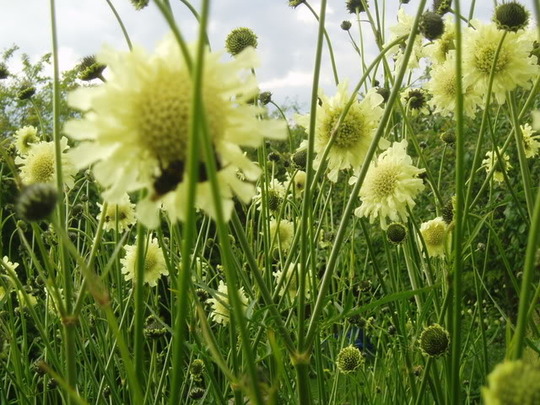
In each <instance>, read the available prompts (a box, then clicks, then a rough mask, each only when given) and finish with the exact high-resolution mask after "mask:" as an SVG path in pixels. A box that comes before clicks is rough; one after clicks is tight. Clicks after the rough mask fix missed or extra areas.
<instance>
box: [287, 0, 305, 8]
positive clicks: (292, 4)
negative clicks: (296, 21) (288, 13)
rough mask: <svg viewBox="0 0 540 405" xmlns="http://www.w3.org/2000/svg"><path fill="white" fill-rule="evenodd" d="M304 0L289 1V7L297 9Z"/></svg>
mask: <svg viewBox="0 0 540 405" xmlns="http://www.w3.org/2000/svg"><path fill="white" fill-rule="evenodd" d="M305 1H306V0H289V6H290V7H293V8H296V7H298V6H299V5H300V4H302V3H304V2H305Z"/></svg>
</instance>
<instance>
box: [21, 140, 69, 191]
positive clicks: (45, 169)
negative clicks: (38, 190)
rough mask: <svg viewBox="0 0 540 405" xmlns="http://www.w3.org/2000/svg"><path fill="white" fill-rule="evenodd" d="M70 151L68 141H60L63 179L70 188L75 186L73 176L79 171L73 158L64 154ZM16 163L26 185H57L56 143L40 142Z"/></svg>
mask: <svg viewBox="0 0 540 405" xmlns="http://www.w3.org/2000/svg"><path fill="white" fill-rule="evenodd" d="M68 149H69V146H68V144H67V139H66V138H65V137H62V139H61V140H60V150H61V151H62V157H61V158H62V177H63V180H64V184H65V185H66V186H67V187H68V188H72V187H73V185H74V183H75V182H74V180H73V176H75V174H77V169H75V166H74V164H73V162H72V160H71V158H70V157H69V156H68V155H67V154H66V153H63V152H65V151H67V150H68ZM15 163H16V164H17V165H21V168H20V170H21V179H22V181H23V183H24V184H25V185H30V184H34V183H49V184H56V157H55V146H54V142H52V141H51V142H39V143H34V144H31V145H30V148H29V149H28V153H27V154H26V155H25V156H23V157H20V156H17V157H16V158H15Z"/></svg>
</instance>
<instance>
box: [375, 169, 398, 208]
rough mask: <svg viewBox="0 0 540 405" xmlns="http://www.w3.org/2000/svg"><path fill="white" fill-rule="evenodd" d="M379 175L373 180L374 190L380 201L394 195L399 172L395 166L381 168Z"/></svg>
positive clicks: (378, 171)
mask: <svg viewBox="0 0 540 405" xmlns="http://www.w3.org/2000/svg"><path fill="white" fill-rule="evenodd" d="M377 169H378V170H377V175H376V176H374V178H373V187H372V190H373V192H374V193H375V195H376V197H377V199H378V200H382V199H384V198H386V197H388V196H390V195H392V194H393V193H394V190H395V189H396V185H397V180H398V178H397V177H398V170H397V168H396V167H394V166H379V167H378V168H377Z"/></svg>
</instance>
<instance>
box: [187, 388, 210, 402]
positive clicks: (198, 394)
mask: <svg viewBox="0 0 540 405" xmlns="http://www.w3.org/2000/svg"><path fill="white" fill-rule="evenodd" d="M205 392H206V391H205V390H204V388H201V387H194V388H192V389H191V390H189V397H190V398H191V399H201V398H202V397H203V396H204V393H205Z"/></svg>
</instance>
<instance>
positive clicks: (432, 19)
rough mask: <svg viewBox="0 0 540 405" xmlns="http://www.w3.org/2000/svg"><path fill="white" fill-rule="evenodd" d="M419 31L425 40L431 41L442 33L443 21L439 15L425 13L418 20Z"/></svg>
mask: <svg viewBox="0 0 540 405" xmlns="http://www.w3.org/2000/svg"><path fill="white" fill-rule="evenodd" d="M419 30H420V33H421V34H422V35H423V36H424V37H425V38H426V39H429V40H430V41H433V40H435V39H437V38H440V36H441V35H442V34H443V33H444V21H443V19H442V17H441V16H440V14H437V13H434V12H432V11H426V12H425V13H424V14H423V15H422V19H421V20H420V25H419Z"/></svg>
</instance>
